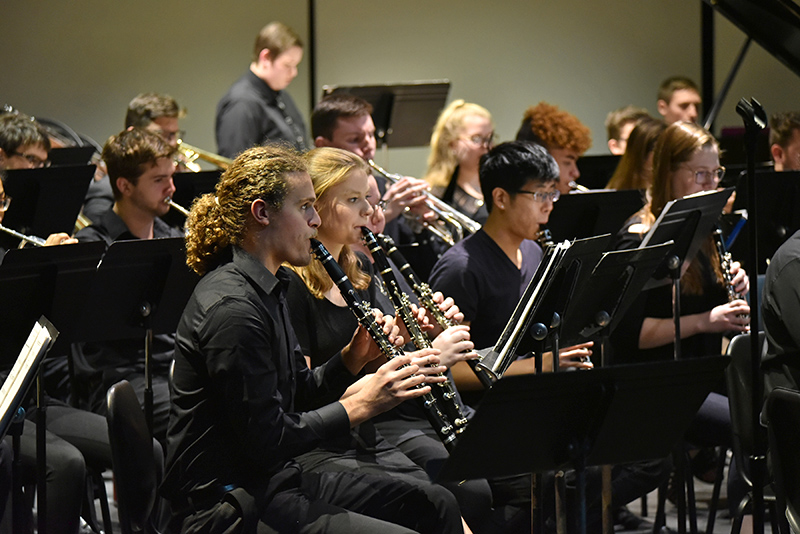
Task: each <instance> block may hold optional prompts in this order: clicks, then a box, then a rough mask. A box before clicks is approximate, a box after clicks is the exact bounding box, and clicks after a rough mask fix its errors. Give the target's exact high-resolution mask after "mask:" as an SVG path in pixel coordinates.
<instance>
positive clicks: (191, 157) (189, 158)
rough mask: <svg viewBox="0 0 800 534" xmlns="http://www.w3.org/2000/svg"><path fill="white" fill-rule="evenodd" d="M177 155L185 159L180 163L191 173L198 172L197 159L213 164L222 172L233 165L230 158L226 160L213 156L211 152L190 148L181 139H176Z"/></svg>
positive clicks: (223, 157) (194, 147)
mask: <svg viewBox="0 0 800 534" xmlns="http://www.w3.org/2000/svg"><path fill="white" fill-rule="evenodd" d="M178 153H179V154H181V155H182V156H183V157H184V158H185V161H182V162H181V163H183V164H184V165H185V166H186V168H187V169H189V170H191V171H192V172H199V171H200V165H198V164H197V163H195V162H196V161H197V160H198V159H202V160H204V161H207V162H209V163H213V164H214V165H216V166H217V167H219V168H220V169H223V170H225V169H227V168H228V167H230V166H231V163H233V160H232V159H230V158H226V157H225V156H220V155H219V154H214V153H213V152H209V151H207V150H203V149H202V148H197V147H196V146H192V145H190V144H188V143H185V142H184V141H183V139H178Z"/></svg>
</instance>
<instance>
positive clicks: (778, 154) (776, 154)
mask: <svg viewBox="0 0 800 534" xmlns="http://www.w3.org/2000/svg"><path fill="white" fill-rule="evenodd" d="M769 152H770V154H772V161H774V162H775V163H780V164H781V165H783V159H784V158H785V157H786V154H784V153H783V147H781V145H779V144H778V143H775V144H774V145H772V146H771V147H769Z"/></svg>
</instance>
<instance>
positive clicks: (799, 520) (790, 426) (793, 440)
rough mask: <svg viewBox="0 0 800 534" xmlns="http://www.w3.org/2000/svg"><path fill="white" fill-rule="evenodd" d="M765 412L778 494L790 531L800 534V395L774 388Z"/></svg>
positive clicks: (795, 392) (788, 390) (789, 390)
mask: <svg viewBox="0 0 800 534" xmlns="http://www.w3.org/2000/svg"><path fill="white" fill-rule="evenodd" d="M766 411H767V418H768V420H769V427H768V428H769V430H768V434H769V450H770V458H771V461H772V474H773V477H774V481H775V491H776V493H777V495H778V497H779V500H780V501H781V502H782V503H785V505H786V519H787V521H788V522H789V527H790V528H791V530H792V532H793V533H800V454H798V451H800V392H797V391H794V390H791V389H785V388H775V389H774V390H773V391H772V392H771V393H770V395H769V398H768V400H767V408H766Z"/></svg>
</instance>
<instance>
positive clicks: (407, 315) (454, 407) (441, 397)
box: [361, 226, 467, 434]
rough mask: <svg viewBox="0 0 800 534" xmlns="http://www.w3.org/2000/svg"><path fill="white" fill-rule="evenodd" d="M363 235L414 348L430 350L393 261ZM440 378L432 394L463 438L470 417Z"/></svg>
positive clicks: (372, 236)
mask: <svg viewBox="0 0 800 534" xmlns="http://www.w3.org/2000/svg"><path fill="white" fill-rule="evenodd" d="M361 232H362V233H363V234H364V242H365V243H366V245H367V248H368V249H369V251H370V253H371V254H372V257H373V259H374V260H375V266H376V267H377V268H378V271H379V272H380V274H381V277H382V278H383V285H384V286H385V287H386V291H387V292H388V293H389V299H390V300H391V301H392V304H393V305H394V308H395V310H396V311H397V316H398V317H399V318H400V319H401V320H402V321H403V324H405V325H406V329H407V330H408V333H409V335H410V336H411V341H412V342H413V343H414V346H415V347H417V348H418V349H429V348H431V347H433V345H432V344H431V341H430V339H428V336H427V335H426V334H425V332H423V331H422V327H420V325H419V323H418V322H417V319H416V317H414V314H413V313H412V311H411V300H410V299H409V298H408V295H406V294H405V293H404V292H403V290H402V289H401V288H400V284H399V282H398V281H397V278H396V277H395V275H394V271H392V266H391V264H390V263H389V259H388V258H387V257H386V253H385V252H384V251H383V249H382V248H381V246H380V244H379V243H378V240H377V238H376V237H375V234H373V233H372V231H371V230H370V229H369V228H367V227H366V226H362V227H361ZM438 376H443V377H444V378H445V381H444V382H442V383H440V384H435V385H434V384H432V385H431V393H433V395H434V396H435V397H436V400H437V401H438V402H439V405H440V406H441V407H442V410H444V413H445V414H446V415H447V417H448V418H449V420H450V421H451V422H452V423H453V426H454V427H455V431H456V433H459V434H460V433H461V432H463V431H464V429H465V428H467V417H466V416H465V415H464V412H463V411H462V409H461V406H460V405H459V404H458V395H456V392H455V388H454V387H453V385H452V384H451V383H450V379H449V378H448V377H447V376H446V375H444V374H440V375H438Z"/></svg>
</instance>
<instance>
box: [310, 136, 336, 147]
mask: <svg viewBox="0 0 800 534" xmlns="http://www.w3.org/2000/svg"><path fill="white" fill-rule="evenodd" d="M314 146H315V147H317V148H319V147H322V146H333V144H332V143H331V140H330V139H326V138H325V137H322V136H321V135H318V136H317V137H315V138H314Z"/></svg>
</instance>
